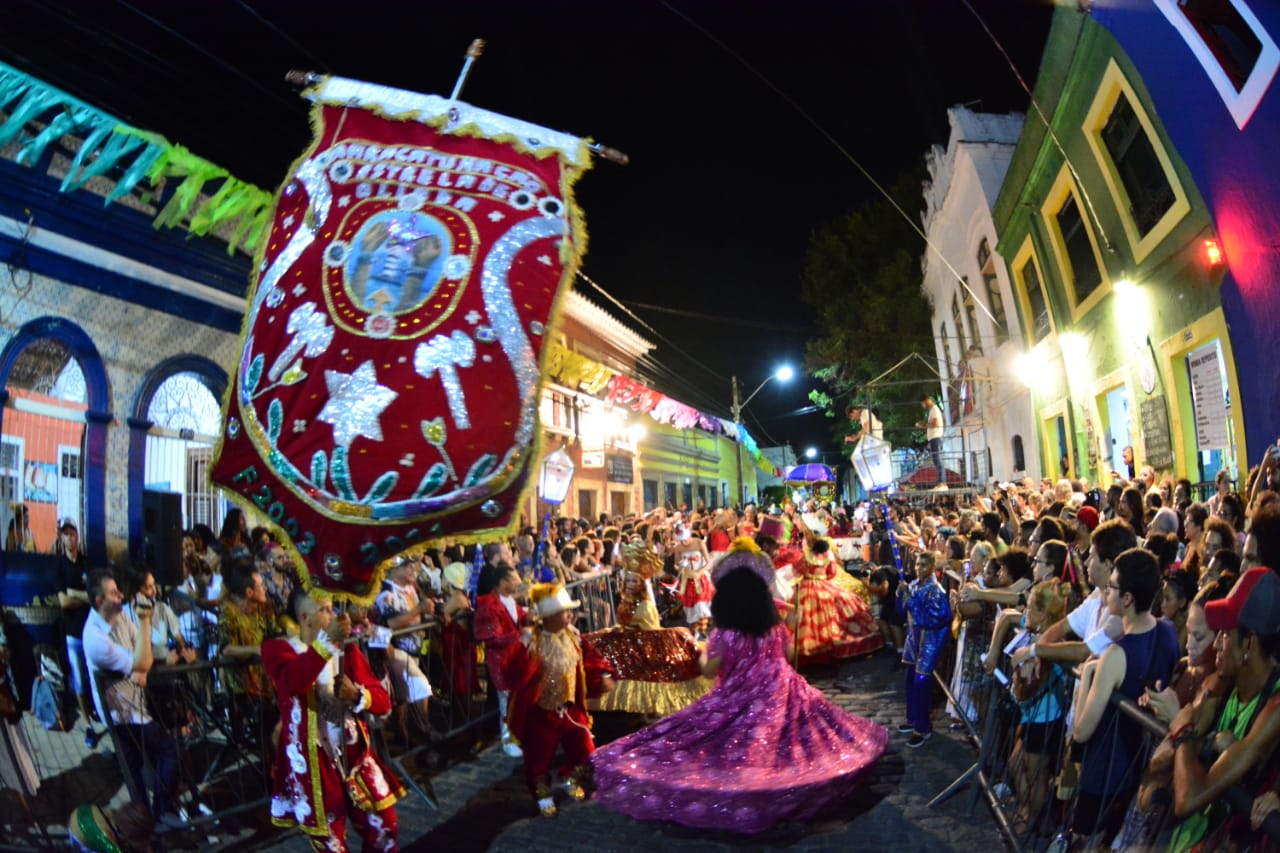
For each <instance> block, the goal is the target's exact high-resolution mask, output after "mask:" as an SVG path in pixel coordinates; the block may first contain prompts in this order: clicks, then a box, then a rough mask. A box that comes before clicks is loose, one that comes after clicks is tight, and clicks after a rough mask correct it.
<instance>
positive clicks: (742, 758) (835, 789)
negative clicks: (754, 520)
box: [592, 539, 889, 833]
mask: <svg viewBox="0 0 1280 853" xmlns="http://www.w3.org/2000/svg"><path fill="white" fill-rule="evenodd" d="M713 580H714V582H715V587H716V595H715V599H714V600H713V602H712V605H711V608H712V616H713V618H714V619H715V622H716V626H717V627H716V629H715V630H714V631H712V633H711V637H710V639H709V640H708V641H707V646H706V650H705V651H704V652H703V655H702V661H703V671H704V672H706V673H707V674H708V675H711V674H717V673H718V676H719V678H718V680H717V682H716V686H715V687H714V689H712V691H711V692H710V693H708V694H707V695H706V696H704V697H703V698H702V699H699V700H698V701H697V702H695V703H694V704H692V705H690V706H689V707H687V708H685V709H684V710H682V711H679V712H677V713H675V714H672V715H671V716H669V717H667V718H666V719H664V720H661V721H659V722H657V723H655V724H654V725H652V726H649V727H648V728H645V729H641V730H640V731H638V732H636V733H634V734H632V735H629V736H627V737H625V738H622V739H620V740H617V741H615V742H613V743H611V744H609V745H608V746H605V747H603V748H601V749H600V750H598V751H597V752H596V753H595V755H594V756H592V763H593V764H594V765H595V779H596V788H597V792H596V800H598V801H599V802H600V803H602V804H604V805H605V806H607V807H608V808H611V809H613V810H615V811H619V812H622V813H623V814H626V815H630V816H631V817H634V818H638V819H641V820H670V821H674V822H676V823H680V824H684V825H686V826H692V827H696V828H699V829H728V830H733V831H736V832H744V833H756V832H763V831H764V830H766V829H768V828H769V827H771V826H773V825H774V824H776V823H779V822H781V821H794V820H804V819H807V818H811V817H814V816H815V815H818V814H820V813H822V812H824V811H828V810H830V809H831V808H832V807H833V806H835V805H836V804H837V803H839V802H840V801H842V800H844V799H845V798H846V797H848V796H849V794H850V793H852V792H853V790H854V788H855V787H856V786H857V783H858V781H859V780H860V778H861V777H862V775H863V773H864V771H866V770H867V769H868V768H869V767H871V765H873V764H875V762H876V761H877V760H878V759H879V758H880V756H881V754H883V753H884V750H885V745H886V744H887V742H888V740H889V732H888V731H887V730H886V729H885V728H884V727H883V726H880V725H879V724H877V723H874V722H872V721H870V720H867V719H863V718H862V717H856V716H854V715H852V714H850V713H848V712H847V711H845V710H843V709H841V708H839V707H837V706H836V705H833V704H832V703H830V702H828V701H827V700H826V698H825V697H824V696H823V695H822V693H821V692H820V691H818V690H817V689H815V688H813V687H812V686H810V685H809V683H808V682H807V681H805V680H804V678H803V677H801V676H800V675H799V674H798V673H797V672H796V671H795V670H794V669H793V668H792V667H791V665H790V664H789V663H788V662H787V659H786V649H787V646H788V642H787V636H788V635H787V632H786V630H785V628H783V626H782V625H781V624H779V617H778V611H777V609H776V607H775V606H774V603H773V597H772V595H771V594H770V591H769V590H770V589H771V583H772V580H773V566H772V565H771V564H770V562H769V560H768V558H767V557H764V556H762V555H761V554H760V552H759V549H758V548H756V547H755V544H754V543H752V542H750V540H743V539H739V540H738V541H737V542H735V543H734V547H733V550H731V551H730V552H729V554H728V555H727V556H726V557H725V558H724V559H723V560H721V561H720V563H718V564H717V566H716V569H715V572H714V578H713Z"/></svg>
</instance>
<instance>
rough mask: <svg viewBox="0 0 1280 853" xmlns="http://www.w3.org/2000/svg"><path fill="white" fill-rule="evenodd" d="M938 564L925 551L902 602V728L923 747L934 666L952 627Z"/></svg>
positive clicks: (930, 728)
mask: <svg viewBox="0 0 1280 853" xmlns="http://www.w3.org/2000/svg"><path fill="white" fill-rule="evenodd" d="M937 567H938V566H937V555H936V554H934V553H932V552H929V551H922V552H921V553H920V555H919V556H918V557H917V558H916V579H915V580H914V581H912V582H911V584H910V585H909V586H908V587H907V590H906V593H905V594H904V595H903V597H902V598H900V599H899V603H898V607H899V610H900V611H901V612H902V615H903V616H904V617H906V619H907V642H906V645H905V646H904V647H903V649H902V662H903V663H904V664H906V665H907V673H906V681H905V689H904V692H905V694H906V704H907V722H906V724H905V725H902V726H899V727H898V731H899V732H900V733H901V734H907V733H910V734H911V738H910V739H909V740H908V741H907V746H909V747H913V748H914V747H919V746H922V745H923V744H924V742H925V741H927V740H928V739H929V738H930V736H931V735H932V734H933V724H932V722H931V721H930V719H929V698H930V693H931V690H932V687H933V668H934V667H935V666H936V665H937V663H938V660H939V658H941V657H942V650H943V647H944V645H945V644H946V641H947V636H948V635H949V633H950V628H951V601H950V599H949V598H948V597H947V592H946V590H944V589H943V588H942V585H941V584H940V583H938V577H937Z"/></svg>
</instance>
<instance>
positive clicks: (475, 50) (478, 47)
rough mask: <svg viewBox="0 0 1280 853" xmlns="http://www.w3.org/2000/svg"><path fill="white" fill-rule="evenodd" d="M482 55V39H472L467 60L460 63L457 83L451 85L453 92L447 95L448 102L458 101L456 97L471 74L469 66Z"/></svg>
mask: <svg viewBox="0 0 1280 853" xmlns="http://www.w3.org/2000/svg"><path fill="white" fill-rule="evenodd" d="M483 55H484V39H474V40H473V41H472V42H471V45H470V46H469V47H468V48H467V58H466V59H465V60H464V61H463V63H462V71H461V72H460V73H459V74H458V82H456V83H454V84H453V92H451V93H450V94H449V100H451V101H456V100H458V96H459V95H461V94H462V87H463V86H465V85H466V83H467V75H468V74H470V73H471V66H472V65H473V64H475V61H476V60H477V59H479V58H480V57H481V56H483Z"/></svg>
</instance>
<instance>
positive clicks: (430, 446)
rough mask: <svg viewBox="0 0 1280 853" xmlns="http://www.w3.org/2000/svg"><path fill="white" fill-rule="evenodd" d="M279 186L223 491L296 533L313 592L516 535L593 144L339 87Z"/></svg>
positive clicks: (453, 108) (328, 84)
mask: <svg viewBox="0 0 1280 853" xmlns="http://www.w3.org/2000/svg"><path fill="white" fill-rule="evenodd" d="M308 96H309V97H311V98H312V100H314V101H316V102H317V106H316V107H315V111H316V114H315V117H314V119H315V120H314V125H315V128H316V138H315V141H314V143H313V145H312V147H311V148H310V149H309V150H308V151H307V152H306V153H305V154H304V155H303V156H302V158H301V159H300V160H299V161H298V163H297V164H296V167H295V171H294V174H293V176H292V177H291V178H290V179H289V180H288V181H287V182H286V183H285V184H284V186H283V187H282V189H281V191H280V193H279V196H278V199H277V205H276V211H275V218H274V221H273V224H272V230H271V233H270V235H269V238H268V239H267V240H266V241H265V244H264V248H263V250H262V255H261V258H260V264H259V267H258V281H257V283H256V286H255V287H254V288H253V290H252V291H251V293H250V296H249V306H248V317H247V319H246V322H245V327H244V332H243V342H242V343H243V351H242V356H241V361H240V364H239V368H238V370H237V372H236V376H235V380H234V383H233V387H232V389H231V390H230V392H229V394H228V399H227V405H226V411H225V417H226V423H225V430H224V436H223V439H222V441H221V443H220V446H219V448H218V452H217V458H216V461H215V464H214V469H213V479H214V482H216V483H218V484H220V485H222V486H224V487H225V488H227V489H230V490H231V491H232V492H233V494H234V495H235V496H236V497H237V498H238V499H239V500H240V501H241V502H244V503H246V504H248V503H251V504H252V505H253V506H255V507H256V508H257V509H258V510H259V511H260V512H262V513H264V514H266V515H267V516H268V517H269V518H270V519H271V521H272V522H274V523H275V524H276V525H278V526H279V527H280V528H281V529H282V530H283V531H284V533H285V534H286V536H287V537H288V540H289V542H290V543H291V547H292V548H293V550H294V551H295V553H296V556H297V557H298V558H299V559H300V560H301V562H302V565H303V566H305V570H306V574H307V578H306V580H307V582H308V583H309V584H310V585H312V586H319V587H323V588H325V589H328V590H330V591H332V592H335V593H338V594H340V595H346V596H351V597H356V598H367V597H369V596H371V595H373V594H374V593H376V592H377V590H378V586H379V583H380V580H381V574H382V566H383V565H384V561H385V560H386V559H387V558H389V557H391V556H393V555H395V554H397V553H400V552H402V551H405V550H407V549H413V548H415V547H419V548H420V547H422V546H424V545H425V544H426V543H427V542H429V541H432V540H438V539H439V538H441V537H443V536H452V537H455V538H468V537H470V538H473V539H474V538H477V537H480V536H482V535H485V534H488V535H490V536H492V535H496V534H497V533H498V532H499V531H501V530H504V529H506V528H508V527H509V526H510V524H511V522H512V512H513V510H514V509H515V507H516V506H517V504H518V502H519V498H520V495H521V492H522V490H523V489H524V487H525V486H526V484H527V483H528V481H529V477H530V473H531V470H532V469H533V468H535V467H536V466H535V465H533V464H531V463H532V459H533V457H534V453H535V450H536V438H537V433H538V423H537V403H538V384H539V359H540V356H541V353H542V349H543V336H544V334H545V330H546V327H547V325H548V324H549V322H550V320H551V318H552V315H553V313H554V309H555V305H556V300H557V296H558V294H559V293H560V289H561V288H562V286H563V285H564V284H565V283H566V282H568V281H570V280H571V277H572V275H573V271H574V269H575V267H576V265H577V262H578V260H579V257H580V253H581V250H582V248H583V245H584V234H583V233H582V227H581V221H580V219H579V218H578V217H577V216H576V210H575V207H574V203H573V198H572V186H573V183H574V182H575V181H576V180H577V178H578V177H579V175H580V174H581V172H582V171H583V170H584V169H585V168H587V166H588V157H589V152H588V150H587V148H586V145H585V144H584V143H583V142H582V141H581V140H579V139H577V138H575V137H571V136H567V135H564V134H560V133H556V132H554V131H549V130H546V129H544V128H540V127H535V126H533V125H529V124H526V123H523V122H519V121H516V120H514V119H510V118H507V117H505V116H499V115H495V114H493V113H487V112H484V111H482V110H477V109H475V108H474V107H470V106H468V105H466V104H462V103H457V102H450V101H447V100H445V99H443V98H438V97H434V96H427V95H420V94H416V93H410V92H402V91H398V90H392V89H386V88H383V87H378V86H372V85H369V84H364V83H357V82H355V81H347V80H340V79H338V78H328V79H326V80H325V81H324V82H323V83H321V84H320V85H319V86H317V87H316V88H315V89H313V90H312V91H310V92H309V93H308Z"/></svg>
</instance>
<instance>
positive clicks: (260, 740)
mask: <svg viewBox="0 0 1280 853" xmlns="http://www.w3.org/2000/svg"><path fill="white" fill-rule="evenodd" d="M252 665H254V662H252V661H240V660H237V661H230V660H220V659H215V660H210V661H198V662H196V663H190V664H176V665H164V664H159V665H156V666H153V667H152V668H151V670H150V671H149V672H148V673H147V683H146V687H145V689H144V695H145V696H146V704H147V713H148V715H149V716H150V718H151V719H152V720H154V721H155V722H157V723H159V724H160V725H161V727H163V728H164V730H165V731H166V732H167V734H168V736H169V737H171V738H173V741H174V743H175V745H176V747H177V756H178V769H179V776H178V790H177V801H176V805H177V806H178V807H179V808H181V809H182V813H183V814H184V816H185V817H186V819H187V822H188V824H189V826H190V828H193V829H195V828H199V827H204V826H208V825H211V824H215V823H218V822H221V821H225V820H226V819H227V818H230V817H232V816H234V815H237V814H240V813H243V812H248V811H255V810H258V809H262V808H265V807H266V805H267V804H268V803H269V802H270V797H271V770H272V762H273V760H274V755H273V749H272V728H273V726H274V713H273V712H274V709H275V703H274V702H271V701H270V700H262V699H260V698H252V697H244V698H243V700H241V701H239V702H237V698H236V697H234V696H232V695H231V694H230V693H228V692H227V690H226V689H225V686H223V685H225V680H224V679H222V678H219V677H218V675H217V674H218V673H219V672H225V671H226V670H228V669H235V668H245V667H248V666H252ZM91 678H93V679H94V682H95V683H94V690H95V691H96V690H98V689H99V687H98V679H97V676H96V674H95V675H91ZM237 705H239V708H240V712H237V710H236V708H237ZM107 734H108V736H109V738H110V740H111V744H112V750H113V752H114V753H115V757H116V762H117V764H118V765H119V769H120V772H121V775H122V776H123V778H124V782H125V785H126V787H127V788H128V790H129V796H130V798H131V799H132V800H133V801H134V802H142V803H149V802H150V797H149V795H148V792H147V791H140V790H138V789H137V787H136V781H135V778H134V774H133V773H132V772H131V768H129V767H128V766H127V765H126V752H125V750H124V749H123V748H122V743H121V739H122V738H123V737H124V735H123V734H122V733H121V732H120V731H119V729H118V727H117V726H116V725H115V724H110V725H108V726H107ZM140 749H141V751H142V753H143V762H144V764H146V765H148V766H147V768H146V769H147V770H150V764H151V761H150V759H149V757H148V756H147V755H146V750H145V744H142V745H140ZM158 829H160V828H159V827H158ZM162 831H163V830H162ZM183 831H185V829H184V830H183Z"/></svg>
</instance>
